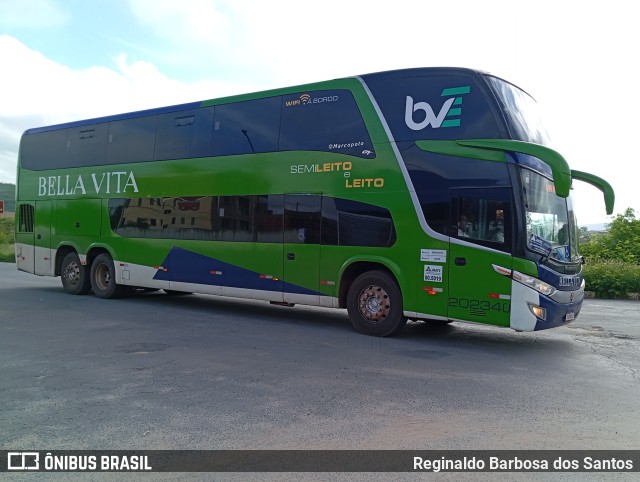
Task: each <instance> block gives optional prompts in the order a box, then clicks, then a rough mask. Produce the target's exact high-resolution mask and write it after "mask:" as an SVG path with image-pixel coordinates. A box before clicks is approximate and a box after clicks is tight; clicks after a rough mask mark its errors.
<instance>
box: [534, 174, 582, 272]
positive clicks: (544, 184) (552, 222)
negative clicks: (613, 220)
mask: <svg viewBox="0 0 640 482" xmlns="http://www.w3.org/2000/svg"><path fill="white" fill-rule="evenodd" d="M521 175H522V187H523V191H524V193H523V194H524V201H525V211H526V223H527V240H528V241H527V243H528V248H529V249H531V250H532V251H535V252H537V253H540V254H542V255H544V256H547V257H549V258H550V259H553V260H556V261H559V262H563V263H570V262H577V261H579V254H578V245H577V239H578V238H577V223H576V219H575V215H574V211H573V204H572V202H571V199H570V198H567V199H564V198H561V197H560V196H557V195H556V190H555V186H554V184H553V181H550V180H549V179H547V178H546V177H544V176H542V175H540V174H538V173H535V172H533V171H530V170H528V169H521Z"/></svg>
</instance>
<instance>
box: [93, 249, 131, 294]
mask: <svg viewBox="0 0 640 482" xmlns="http://www.w3.org/2000/svg"><path fill="white" fill-rule="evenodd" d="M91 288H93V292H94V294H95V295H96V296H97V297H98V298H119V297H120V296H122V294H123V293H124V291H125V290H126V288H127V287H126V286H124V285H119V284H117V283H116V270H115V267H114V265H113V260H112V259H111V256H109V255H108V254H107V253H102V254H99V255H98V256H97V257H96V259H95V260H93V263H92V264H91Z"/></svg>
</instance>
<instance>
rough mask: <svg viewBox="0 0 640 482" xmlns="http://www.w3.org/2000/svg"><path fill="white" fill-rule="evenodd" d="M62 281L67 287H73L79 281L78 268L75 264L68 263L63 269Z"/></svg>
mask: <svg viewBox="0 0 640 482" xmlns="http://www.w3.org/2000/svg"><path fill="white" fill-rule="evenodd" d="M64 279H65V280H66V281H67V283H68V284H69V285H75V284H77V283H78V281H79V279H80V268H79V267H78V265H77V264H76V263H69V264H68V265H67V266H66V267H65V269H64Z"/></svg>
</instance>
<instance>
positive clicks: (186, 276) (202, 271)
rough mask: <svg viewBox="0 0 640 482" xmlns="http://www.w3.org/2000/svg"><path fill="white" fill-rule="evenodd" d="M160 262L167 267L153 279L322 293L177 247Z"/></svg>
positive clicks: (288, 291) (278, 290) (286, 291)
mask: <svg viewBox="0 0 640 482" xmlns="http://www.w3.org/2000/svg"><path fill="white" fill-rule="evenodd" d="M162 266H163V267H164V268H166V271H164V270H158V272H157V273H156V275H155V276H154V277H153V279H156V280H162V281H178V282H182V283H195V284H203V285H212V286H228V287H232V288H244V289H249V290H262V291H275V292H281V291H284V292H285V293H296V294H303V295H321V294H322V293H320V292H319V291H314V290H310V289H308V288H304V287H303V286H299V285H295V284H292V283H287V282H284V281H282V280H280V279H278V280H277V281H276V280H274V279H272V278H267V277H265V276H267V275H271V273H258V272H257V271H251V270H249V269H245V268H241V267H239V266H236V265H233V264H230V263H225V262H224V261H220V260H219V259H215V258H210V257H208V256H204V255H202V254H198V253H194V252H193V251H189V250H186V249H183V248H178V247H173V248H172V249H171V251H170V252H169V254H168V255H167V257H166V258H165V260H164V261H163V263H162ZM218 273H221V274H218ZM261 276H263V277H261Z"/></svg>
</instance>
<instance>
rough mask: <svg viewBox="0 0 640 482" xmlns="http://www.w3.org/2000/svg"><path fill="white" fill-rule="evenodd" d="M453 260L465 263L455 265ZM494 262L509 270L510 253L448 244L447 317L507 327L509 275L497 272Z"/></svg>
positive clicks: (509, 293)
mask: <svg viewBox="0 0 640 482" xmlns="http://www.w3.org/2000/svg"><path fill="white" fill-rule="evenodd" d="M456 259H464V260H465V261H466V263H465V264H464V265H458V264H457V263H456ZM494 264H496V265H499V266H501V267H503V268H507V269H511V268H512V256H511V255H508V254H499V253H496V252H493V251H485V250H481V249H478V248H477V247H473V246H465V245H459V244H454V243H451V250H450V253H449V271H450V274H449V317H450V318H453V319H458V320H465V321H475V322H479V323H489V324H493V325H501V326H509V314H510V311H511V302H510V300H509V298H510V296H511V278H509V277H507V276H504V275H502V274H499V273H498V272H496V271H495V269H494V268H493V265H494ZM496 296H498V297H496ZM500 296H501V298H500ZM507 297H509V298H507Z"/></svg>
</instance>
